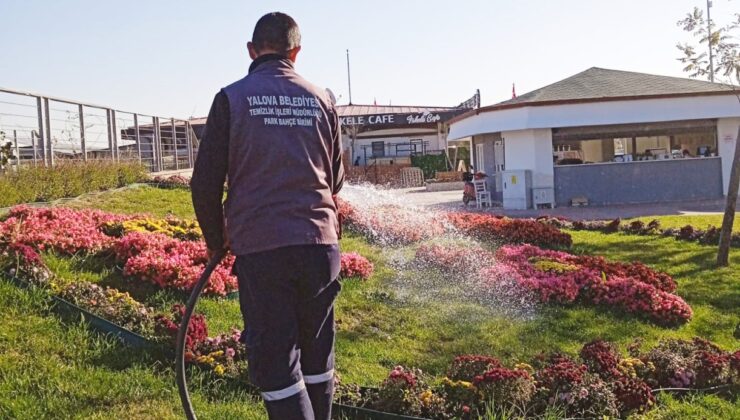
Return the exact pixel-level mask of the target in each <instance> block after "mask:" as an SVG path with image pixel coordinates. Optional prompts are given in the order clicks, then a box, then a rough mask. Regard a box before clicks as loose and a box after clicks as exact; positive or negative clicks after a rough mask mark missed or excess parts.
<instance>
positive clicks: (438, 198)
mask: <svg viewBox="0 0 740 420" xmlns="http://www.w3.org/2000/svg"><path fill="white" fill-rule="evenodd" d="M392 191H393V192H394V193H395V194H397V195H399V196H400V197H403V198H402V200H403V201H404V202H407V203H409V204H414V205H419V206H430V207H437V208H442V209H466V207H465V205H464V204H463V203H462V190H460V191H442V192H427V191H426V190H425V189H424V188H406V189H396V190H392ZM724 208H725V201H724V200H703V201H685V202H674V203H655V204H621V205H612V206H591V207H556V208H554V209H540V210H504V209H503V208H501V207H493V208H492V209H490V210H489V209H484V210H477V209H476V207H475V205H474V204H472V203H471V205H470V206H468V207H467V209H468V210H470V211H488V212H493V213H496V214H504V215H507V216H511V217H537V216H542V215H552V216H562V217H567V218H569V219H574V220H580V219H585V220H597V219H614V218H617V217H619V218H630V217H641V216H667V215H682V214H686V215H691V214H719V213H723V212H724ZM738 208H740V203H739V205H738Z"/></svg>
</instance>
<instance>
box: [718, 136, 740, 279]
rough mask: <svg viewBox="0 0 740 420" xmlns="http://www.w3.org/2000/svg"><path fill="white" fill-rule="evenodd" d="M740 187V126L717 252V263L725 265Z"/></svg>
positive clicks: (727, 259)
mask: <svg viewBox="0 0 740 420" xmlns="http://www.w3.org/2000/svg"><path fill="white" fill-rule="evenodd" d="M739 188H740V126H739V127H738V128H737V138H736V139H735V157H734V158H733V160H732V170H731V171H730V186H729V188H728V190H727V206H726V207H725V217H724V218H722V230H721V232H720V235H719V251H718V252H717V265H718V266H720V267H725V266H727V265H729V264H730V262H729V256H730V242H731V241H732V225H733V223H734V221H735V206H736V205H737V194H738V189H739Z"/></svg>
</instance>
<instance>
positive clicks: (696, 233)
mask: <svg viewBox="0 0 740 420" xmlns="http://www.w3.org/2000/svg"><path fill="white" fill-rule="evenodd" d="M537 221H539V222H540V223H543V224H546V225H550V226H555V227H558V228H566V229H573V230H589V231H596V232H601V233H617V232H622V233H627V234H631V235H661V236H666V237H673V238H675V239H676V240H679V241H689V242H698V243H700V244H703V245H718V244H719V234H720V229H719V228H717V227H715V226H709V227H707V228H706V229H699V228H696V227H694V226H692V225H686V226H684V227H681V228H679V229H675V228H668V229H661V227H660V222H659V221H658V220H651V221H650V222H648V223H645V222H643V221H641V220H633V221H631V222H629V223H623V222H622V221H621V220H620V219H613V220H606V221H604V220H594V221H572V220H568V219H565V218H561V217H550V216H543V217H540V218H538V219H537ZM730 245H731V246H733V247H740V233H737V232H735V233H733V234H732V237H731V239H730Z"/></svg>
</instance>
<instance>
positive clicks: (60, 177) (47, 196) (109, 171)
mask: <svg viewBox="0 0 740 420" xmlns="http://www.w3.org/2000/svg"><path fill="white" fill-rule="evenodd" d="M146 179H147V171H146V168H144V167H143V166H141V165H139V164H138V163H114V162H105V161H89V162H86V163H80V162H77V163H67V162H61V163H58V164H57V165H56V166H54V167H53V168H47V167H42V166H39V167H22V168H21V169H20V170H18V171H17V172H8V173H6V174H4V175H0V207H10V206H13V205H16V204H21V203H31V202H37V201H50V200H56V199H58V198H64V197H76V196H78V195H81V194H84V193H87V192H92V191H102V190H107V189H111V188H117V187H122V186H125V185H128V184H133V183H135V182H142V181H145V180H146Z"/></svg>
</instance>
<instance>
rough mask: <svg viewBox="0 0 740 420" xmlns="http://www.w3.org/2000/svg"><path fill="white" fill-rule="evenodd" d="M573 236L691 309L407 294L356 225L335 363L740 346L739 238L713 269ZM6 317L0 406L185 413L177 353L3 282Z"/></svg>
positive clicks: (211, 409) (235, 320) (236, 322)
mask: <svg viewBox="0 0 740 420" xmlns="http://www.w3.org/2000/svg"><path fill="white" fill-rule="evenodd" d="M73 205H74V206H76V207H80V206H85V207H96V208H101V209H104V210H107V211H115V212H124V213H141V212H147V213H151V214H153V215H155V216H164V215H166V214H174V215H177V216H179V217H193V212H192V207H191V205H190V195H189V192H188V191H184V190H159V189H154V188H150V187H144V188H140V189H135V190H127V191H123V192H118V193H111V194H103V195H101V196H99V197H97V198H95V199H94V200H92V199H91V200H83V201H76V202H74V203H73ZM677 223H680V222H678V221H677ZM691 223H694V224H695V225H697V226H698V223H697V222H691ZM684 224H686V223H684ZM571 234H572V235H573V240H574V251H575V252H583V253H589V254H598V255H604V256H606V257H607V258H609V259H613V260H623V261H632V260H640V261H642V262H644V263H646V264H648V265H650V266H652V267H655V268H657V269H660V270H665V271H667V272H669V273H670V274H672V275H673V276H674V277H675V279H676V281H677V282H678V284H679V287H678V294H679V295H681V296H683V297H684V298H685V299H686V300H687V302H689V304H690V305H691V306H692V308H693V309H694V319H693V320H692V321H691V322H690V323H689V324H687V325H685V326H682V327H679V328H663V327H659V326H656V325H654V324H652V323H650V322H648V321H646V320H644V319H640V318H637V317H634V316H630V315H626V314H622V313H615V312H614V311H610V310H608V309H604V308H593V307H570V308H565V307H557V306H548V307H543V308H541V309H540V310H539V312H538V314H537V316H536V317H534V319H531V320H515V319H510V318H503V317H500V316H496V315H494V314H493V313H492V312H491V311H490V310H489V309H486V308H485V307H482V306H479V305H477V304H474V303H471V302H464V301H455V300H452V301H450V300H447V299H443V298H440V299H434V298H432V299H429V300H424V301H418V300H410V301H409V300H406V299H403V298H402V296H399V295H398V293H397V292H396V289H394V288H393V287H390V285H391V284H393V283H394V281H395V279H396V277H397V275H396V273H395V272H394V270H393V269H392V268H391V266H390V264H389V263H388V260H387V259H388V258H389V257H388V254H387V253H386V252H384V249H383V248H381V247H378V246H375V245H371V244H368V243H367V242H366V241H365V240H364V239H362V238H360V237H356V236H352V235H348V236H347V237H345V239H343V240H342V244H341V245H342V248H343V250H344V251H357V252H359V253H360V254H362V255H364V256H366V257H368V258H369V259H370V260H371V261H373V262H374V263H375V267H376V272H375V274H374V276H373V277H372V278H371V279H370V280H368V281H364V282H360V281H357V280H350V281H346V282H345V283H344V284H343V291H342V294H341V295H340V298H339V300H338V302H337V322H338V337H337V369H338V372H339V374H340V375H341V378H342V380H343V381H346V382H354V383H358V384H361V385H374V384H377V383H378V382H379V381H381V380H382V379H383V378H384V377H385V376H386V375H387V373H388V371H389V370H390V369H391V368H392V367H393V366H395V365H398V364H403V365H408V366H415V367H419V368H421V369H423V370H424V371H427V372H430V373H432V374H437V375H439V374H443V373H444V371H445V368H446V366H447V365H448V364H449V362H450V361H451V360H452V358H453V357H454V356H455V355H457V354H469V353H479V354H490V355H494V356H496V357H499V358H501V359H503V360H505V361H507V362H516V361H527V360H529V359H530V358H531V357H532V356H534V355H535V354H537V353H539V352H541V351H555V350H557V351H564V352H567V353H571V354H575V353H576V352H577V351H578V350H579V349H580V347H581V346H582V345H583V344H584V343H585V342H587V341H590V340H593V339H596V338H603V339H606V340H610V341H614V342H617V343H618V344H619V345H620V347H622V348H623V349H624V347H625V346H626V345H627V344H628V343H630V342H631V341H633V340H634V339H635V338H637V337H641V338H643V339H644V340H645V341H646V344H653V343H655V342H657V341H658V340H660V339H662V338H668V337H682V338H690V337H693V336H695V335H699V336H702V337H705V338H708V339H710V340H713V341H715V342H717V343H718V344H719V345H720V346H722V347H723V348H725V349H736V348H738V347H740V342H739V341H738V340H737V339H735V338H733V330H734V328H735V326H736V325H737V324H738V323H740V309H739V308H740V250H739V249H733V250H732V253H731V258H730V261H731V264H732V266H731V267H729V268H723V269H715V268H714V267H713V261H714V248H712V247H706V246H701V245H698V244H694V243H687V242H679V241H676V240H674V239H669V238H662V237H657V236H630V235H623V234H612V235H604V234H600V233H595V232H571ZM46 258H47V262H48V263H49V265H50V266H51V268H53V269H54V271H56V272H58V273H60V274H61V275H62V276H63V277H66V278H69V279H74V278H84V279H86V280H89V281H97V282H106V283H108V284H113V285H122V286H126V285H125V283H123V282H125V280H124V279H122V278H121V277H120V274H118V273H117V272H116V270H105V269H103V270H101V269H100V267H99V266H96V265H95V262H94V261H87V260H84V259H80V260H76V261H70V260H67V259H60V258H56V257H54V256H50V255H47V256H46ZM420 275H421V276H424V275H425V273H421V274H420ZM454 280H455V279H450V281H454ZM124 288H126V287H124ZM128 289H130V285H128ZM133 292H134V295H135V297H137V298H144V297H145V295H151V296H150V297H149V298H148V300H147V303H148V304H150V305H154V306H156V307H159V308H165V307H167V306H168V305H170V304H171V303H173V302H175V301H178V300H180V299H183V297H182V295H178V294H175V293H170V292H156V293H153V294H152V293H145V292H147V290H146V288H140V289H134V290H133ZM137 294H139V295H140V296H136V295H137ZM199 310H200V311H202V312H204V313H205V314H206V317H207V319H208V323H209V329H210V333H211V334H214V333H218V332H223V331H226V330H227V329H228V328H230V327H231V326H237V327H240V323H241V316H240V313H239V308H238V303H237V302H236V301H232V300H228V299H223V298H219V299H217V298H204V299H202V300H201V303H200V304H199ZM0 322H2V323H3V328H2V329H0V418H4V417H8V416H6V415H5V414H6V413H5V412H4V411H3V410H6V411H8V410H12V411H8V413H10V414H13V413H15V414H16V415H19V414H20V415H21V417H29V418H41V417H54V413H57V414H58V415H59V416H62V417H75V416H78V417H84V418H90V417H93V418H95V417H98V418H118V417H121V416H122V415H123V414H125V416H126V417H127V418H169V417H176V416H178V415H179V405H178V404H179V402H178V399H177V393H176V388H175V386H174V376H173V374H172V370H171V368H170V366H169V364H168V363H166V362H164V361H158V360H154V359H152V358H151V357H150V356H147V355H146V354H141V353H139V352H135V351H132V350H129V349H126V348H124V347H122V346H120V345H118V344H116V343H114V342H111V341H108V340H105V339H103V338H101V337H100V336H98V335H96V334H94V333H91V332H89V331H88V330H87V329H85V328H84V327H83V326H80V325H77V324H75V323H70V322H69V321H67V322H61V321H60V320H59V319H58V318H57V317H55V316H53V315H50V314H49V313H48V311H47V309H46V306H45V301H44V299H43V297H42V296H40V295H38V294H35V293H29V292H28V291H21V290H18V289H16V288H15V287H14V286H12V285H10V284H9V283H7V282H5V281H2V282H0ZM193 381H194V383H195V384H196V386H195V387H196V390H195V393H194V394H195V398H196V402H195V405H196V410H197V411H198V412H200V413H202V416H203V418H233V417H237V416H240V417H241V418H259V416H260V415H263V414H261V413H262V410H261V408H260V406H259V403H257V402H256V401H255V400H254V399H253V398H252V397H249V396H247V395H246V394H244V393H240V392H239V391H237V390H233V389H224V387H223V386H222V387H219V386H218V384H216V385H211V384H206V383H205V382H206V381H205V380H204V378H203V377H200V376H197V375H196V377H195V378H194V379H193ZM661 401H664V402H665V404H662V405H661V407H660V408H659V409H656V410H653V411H651V412H650V413H649V415H648V417H649V418H666V419H667V418H694V417H704V418H740V408H739V407H738V405H737V401H729V400H727V399H723V398H718V397H714V396H691V397H689V398H688V399H677V398H675V397H670V396H661ZM10 417H12V415H11V416H10Z"/></svg>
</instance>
